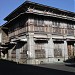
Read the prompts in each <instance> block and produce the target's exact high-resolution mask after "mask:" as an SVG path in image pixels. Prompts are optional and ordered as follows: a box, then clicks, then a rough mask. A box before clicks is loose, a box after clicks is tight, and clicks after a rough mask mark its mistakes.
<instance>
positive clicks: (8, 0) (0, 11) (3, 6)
mask: <svg viewBox="0 0 75 75" xmlns="http://www.w3.org/2000/svg"><path fill="white" fill-rule="evenodd" d="M25 1H26V0H1V1H0V25H2V24H4V23H5V21H4V20H3V19H4V18H5V17H6V16H7V15H8V14H9V13H11V12H12V11H13V10H14V9H16V8H17V7H18V6H19V5H21V4H22V3H23V2H25ZM30 1H33V2H37V3H40V4H44V5H48V6H52V7H56V8H60V9H64V10H68V11H72V12H74V11H75V10H74V3H75V1H74V0H30Z"/></svg>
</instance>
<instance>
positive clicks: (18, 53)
mask: <svg viewBox="0 0 75 75" xmlns="http://www.w3.org/2000/svg"><path fill="white" fill-rule="evenodd" d="M19 60H20V49H19V44H18V43H17V45H16V62H19Z"/></svg>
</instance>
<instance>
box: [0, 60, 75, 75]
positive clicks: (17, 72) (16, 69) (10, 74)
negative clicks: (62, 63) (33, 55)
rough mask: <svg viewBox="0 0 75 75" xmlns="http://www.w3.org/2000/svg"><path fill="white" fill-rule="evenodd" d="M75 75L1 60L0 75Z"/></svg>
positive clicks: (74, 74)
mask: <svg viewBox="0 0 75 75" xmlns="http://www.w3.org/2000/svg"><path fill="white" fill-rule="evenodd" d="M56 74H58V75H75V73H72V72H66V71H61V70H55V69H51V68H43V67H37V66H33V65H27V64H17V63H16V62H12V61H7V60H0V75H56Z"/></svg>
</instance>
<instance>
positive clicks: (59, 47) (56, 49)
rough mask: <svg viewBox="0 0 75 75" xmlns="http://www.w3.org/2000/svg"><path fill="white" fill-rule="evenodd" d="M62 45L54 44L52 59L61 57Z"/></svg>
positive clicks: (60, 43)
mask: <svg viewBox="0 0 75 75" xmlns="http://www.w3.org/2000/svg"><path fill="white" fill-rule="evenodd" d="M62 50H63V43H62V42H54V57H62Z"/></svg>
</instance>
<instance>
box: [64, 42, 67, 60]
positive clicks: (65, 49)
mask: <svg viewBox="0 0 75 75" xmlns="http://www.w3.org/2000/svg"><path fill="white" fill-rule="evenodd" d="M66 59H68V49H67V41H64V60H66Z"/></svg>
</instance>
